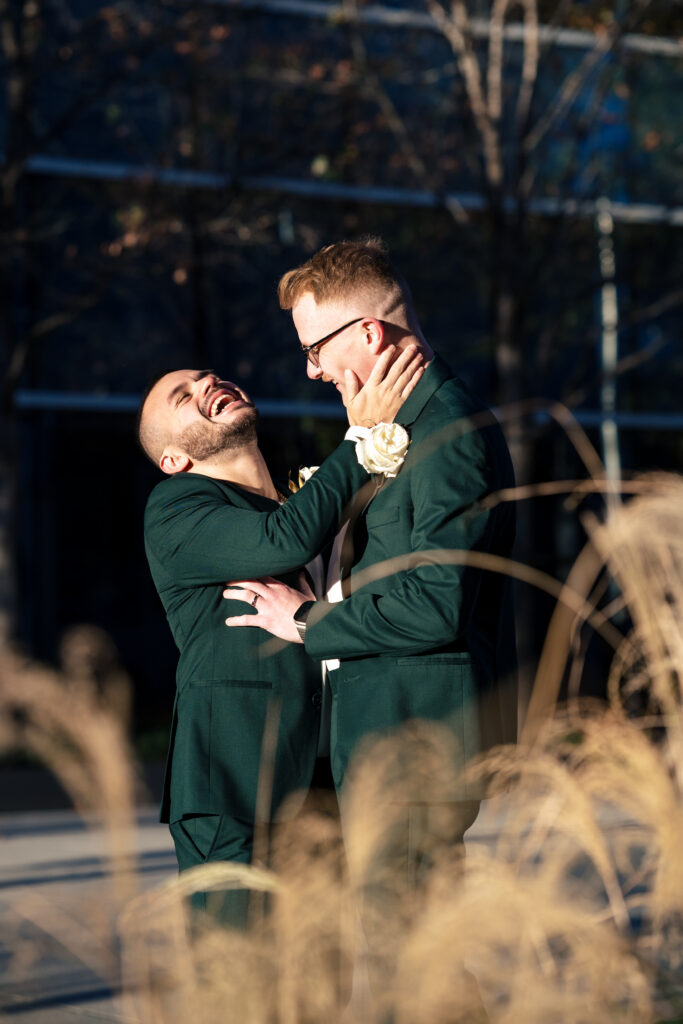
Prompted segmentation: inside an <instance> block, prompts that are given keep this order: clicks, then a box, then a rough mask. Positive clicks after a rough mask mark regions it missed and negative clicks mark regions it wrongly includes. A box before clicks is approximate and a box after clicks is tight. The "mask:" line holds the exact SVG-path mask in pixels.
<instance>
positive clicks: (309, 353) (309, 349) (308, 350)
mask: <svg viewBox="0 0 683 1024" xmlns="http://www.w3.org/2000/svg"><path fill="white" fill-rule="evenodd" d="M360 320H365V317H364V316H357V317H356V319H355V320H349V322H348V323H347V324H344V326H343V327H337V329H336V331H330V333H329V334H326V335H325V337H324V338H321V339H320V341H314V342H313V344H312V345H302V346H301V351H302V352H303V353H304V355H305V356H306V358H307V359H309V360H310V361H311V363H312V364H313V366H317V367H318V369H320V360H319V358H318V349H319V348H320V347H321V346H322V345H324V344H325V342H326V341H331V340H332V338H335V337H336V336H337V335H338V334H341V332H342V331H345V330H346V328H347V327H350V326H351V324H357V323H358V322H359V321H360Z"/></svg>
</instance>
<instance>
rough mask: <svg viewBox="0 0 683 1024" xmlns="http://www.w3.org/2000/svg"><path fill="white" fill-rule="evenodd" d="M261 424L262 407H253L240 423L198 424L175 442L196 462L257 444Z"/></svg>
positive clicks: (179, 435) (184, 431)
mask: <svg viewBox="0 0 683 1024" xmlns="http://www.w3.org/2000/svg"><path fill="white" fill-rule="evenodd" d="M257 423H258V410H257V409H255V408H254V407H253V406H252V407H251V408H249V409H247V411H246V412H245V413H244V415H243V416H240V419H239V420H238V422H237V423H208V422H207V423H195V424H193V425H192V426H191V427H187V428H186V429H185V430H183V431H182V433H180V434H178V436H177V437H176V439H175V444H177V445H178V447H179V448H180V449H181V451H184V452H185V454H186V455H189V456H190V458H191V459H192V461H193V462H206V461H207V459H213V458H215V457H216V455H221V454H222V453H223V452H230V451H236V450H237V449H238V448H245V447H246V446H247V445H249V444H253V443H254V442H255V441H256V424H257Z"/></svg>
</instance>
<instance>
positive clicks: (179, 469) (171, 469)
mask: <svg viewBox="0 0 683 1024" xmlns="http://www.w3.org/2000/svg"><path fill="white" fill-rule="evenodd" d="M191 468H192V459H191V458H190V456H189V455H186V454H185V452H181V451H179V450H178V448H172V447H171V446H170V445H167V446H166V447H165V448H164V450H163V452H162V453H161V458H160V459H159V469H161V470H162V471H163V472H164V473H166V474H168V476H174V474H175V473H187V471H188V470H189V469H191Z"/></svg>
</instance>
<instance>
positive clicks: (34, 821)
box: [0, 802, 618, 1024]
mask: <svg viewBox="0 0 683 1024" xmlns="http://www.w3.org/2000/svg"><path fill="white" fill-rule="evenodd" d="M607 817H608V818H609V815H608V816H607ZM500 824H501V823H500V819H499V815H498V813H497V812H496V809H495V805H494V804H493V802H491V803H488V802H485V803H484V805H483V806H482V811H481V813H480V815H479V817H478V819H477V821H476V822H475V825H474V826H473V827H472V829H470V831H469V832H468V835H467V844H468V845H469V844H471V843H480V842H484V843H487V842H492V841H494V840H495V837H496V836H497V834H498V831H499V828H500ZM605 824H606V825H607V826H608V828H609V827H610V826H611V827H614V826H615V825H617V824H618V822H617V821H605ZM130 839H131V843H132V847H133V849H134V850H135V851H136V853H137V860H138V866H139V867H138V871H137V873H136V876H135V877H136V883H137V887H138V890H139V889H142V888H149V887H151V886H155V885H158V884H159V883H161V882H163V881H164V880H165V879H167V878H170V877H173V876H175V874H176V862H175V855H174V852H173V846H172V843H171V839H170V836H169V833H168V829H167V827H166V826H165V825H160V824H159V823H158V822H157V809H156V807H151V806H149V807H142V808H139V809H138V812H137V821H136V826H135V830H134V833H133V835H132V836H131V837H130ZM107 849H108V847H107V837H106V834H105V833H104V832H103V831H102V829H99V828H97V827H95V826H93V825H90V826H89V825H87V824H86V823H85V822H84V821H83V820H82V819H81V818H80V817H79V816H78V815H77V814H75V812H73V811H66V810H53V811H41V812H32V813H24V814H21V813H19V814H0V1016H5V1017H6V1018H7V1019H9V1020H16V1021H17V1024H75V1022H79V1021H80V1022H86V1021H106V1022H109V1024H112V1022H115V1024H140V1022H139V1021H138V1020H137V1018H132V1017H130V1016H128V1015H127V1014H126V1012H125V1009H124V1006H123V1003H122V998H121V995H120V992H119V991H118V990H117V985H116V983H112V982H111V978H112V977H116V967H115V964H110V968H113V969H110V972H108V971H107V970H106V967H105V966H104V965H105V956H106V954H105V952H104V951H103V950H102V949H98V940H97V928H96V927H94V926H93V915H94V914H96V913H97V912H98V911H99V912H100V914H101V915H103V916H102V919H101V920H102V928H101V934H104V935H105V936H109V940H108V941H109V942H111V938H110V937H111V935H112V934H114V933H115V931H114V922H113V920H112V916H113V915H112V913H111V910H109V911H108V909H107V907H108V903H109V894H110V893H111V875H110V872H109V867H108V860H107Z"/></svg>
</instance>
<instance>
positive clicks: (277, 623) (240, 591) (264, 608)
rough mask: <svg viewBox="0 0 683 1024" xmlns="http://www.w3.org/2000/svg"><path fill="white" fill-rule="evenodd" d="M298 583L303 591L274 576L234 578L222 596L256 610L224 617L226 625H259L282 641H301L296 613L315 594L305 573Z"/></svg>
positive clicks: (313, 598)
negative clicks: (256, 578)
mask: <svg viewBox="0 0 683 1024" xmlns="http://www.w3.org/2000/svg"><path fill="white" fill-rule="evenodd" d="M299 582H300V585H301V590H295V589H294V587H288V586H287V585H286V584H285V583H280V581H279V580H276V579H273V577H272V576H264V577H263V579H260V580H233V581H231V582H230V583H228V584H227V589H226V590H224V591H223V597H225V598H228V599H229V600H231V601H244V602H245V603H246V604H248V605H251V607H252V608H253V609H254V611H253V612H247V613H246V615H233V616H231V617H230V618H229V619H226V620H225V624H226V626H258V628H259V629H265V630H266V631H267V632H268V633H272V634H273V636H277V637H280V639H281V640H289V641H290V642H291V643H295V644H300V643H302V642H303V641H302V640H301V639H300V637H299V633H298V631H297V628H296V625H295V623H294V614H295V612H296V611H297V610H298V609H299V608H300V606H301V605H302V604H303V603H304V601H315V595H314V594H313V592H312V591H311V589H310V587H309V586H308V584H307V583H306V580H305V578H304V575H303V573H302V574H301V576H300V577H299ZM254 612H255V613H256V614H254Z"/></svg>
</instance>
